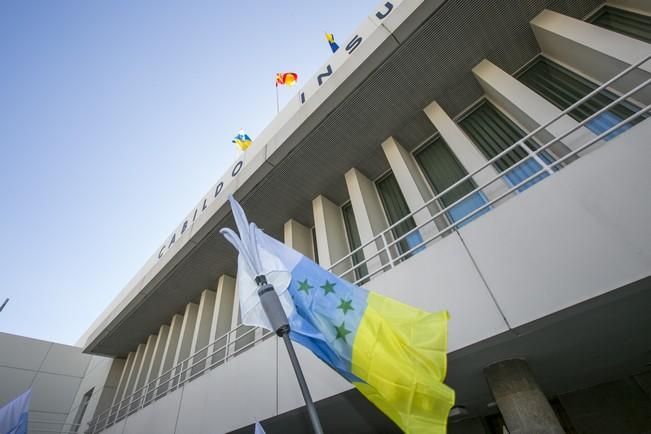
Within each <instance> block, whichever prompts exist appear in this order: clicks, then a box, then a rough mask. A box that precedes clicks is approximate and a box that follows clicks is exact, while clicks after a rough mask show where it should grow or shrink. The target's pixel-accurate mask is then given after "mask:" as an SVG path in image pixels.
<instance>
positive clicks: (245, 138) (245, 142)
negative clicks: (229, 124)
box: [233, 130, 251, 151]
mask: <svg viewBox="0 0 651 434" xmlns="http://www.w3.org/2000/svg"><path fill="white" fill-rule="evenodd" d="M233 143H235V145H236V146H237V147H238V148H240V150H242V151H246V150H247V149H248V148H249V146H251V137H249V135H248V134H246V133H245V132H244V130H240V131H239V133H237V136H235V138H234V139H233Z"/></svg>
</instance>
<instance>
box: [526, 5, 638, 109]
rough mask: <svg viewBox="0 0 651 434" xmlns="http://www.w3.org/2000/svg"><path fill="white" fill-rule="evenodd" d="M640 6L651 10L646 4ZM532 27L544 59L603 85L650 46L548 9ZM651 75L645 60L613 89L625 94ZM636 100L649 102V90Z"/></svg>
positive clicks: (534, 21)
mask: <svg viewBox="0 0 651 434" xmlns="http://www.w3.org/2000/svg"><path fill="white" fill-rule="evenodd" d="M639 3H640V4H642V3H644V4H645V5H646V8H647V9H650V7H649V2H648V1H642V2H639ZM531 27H532V28H533V32H534V34H535V36H536V39H537V40H538V44H539V45H540V48H541V50H542V52H543V53H544V54H545V55H546V56H548V57H551V58H553V59H555V60H557V61H559V62H560V63H564V64H565V65H567V66H569V67H571V68H576V69H577V70H579V71H581V72H582V73H584V74H586V75H588V76H590V77H593V78H595V79H596V80H597V81H599V82H602V83H603V82H605V81H607V80H608V79H610V78H612V77H613V76H615V75H617V74H618V73H619V72H621V71H622V70H624V69H626V68H627V67H628V66H630V65H633V64H635V63H637V62H639V61H641V60H642V59H643V58H645V57H646V56H648V55H649V54H651V44H647V43H646V42H643V41H640V40H638V39H634V38H631V37H629V36H626V35H623V34H621V33H617V32H613V31H611V30H608V29H604V28H603V27H599V26H596V25H594V24H590V23H587V22H585V21H581V20H577V19H576V18H572V17H568V16H566V15H562V14H559V13H558V12H553V11H550V10H544V11H543V12H541V13H540V14H538V16H537V17H536V18H534V19H533V20H532V21H531ZM650 76H651V62H650V61H647V62H646V63H645V64H643V65H642V66H641V67H640V68H639V69H638V70H637V71H635V72H632V73H631V74H629V76H628V78H623V79H621V80H618V81H617V82H615V83H614V84H613V85H612V87H613V88H614V89H617V90H619V91H620V92H626V91H627V90H630V89H631V88H633V87H634V86H635V85H637V84H640V83H642V82H643V81H644V80H646V79H648V78H649V77H650ZM635 98H636V99H637V100H639V101H641V102H643V103H644V104H649V103H651V89H649V87H648V86H647V88H646V89H644V90H642V91H640V92H638V93H637V94H636V95H635Z"/></svg>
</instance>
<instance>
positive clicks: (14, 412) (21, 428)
mask: <svg viewBox="0 0 651 434" xmlns="http://www.w3.org/2000/svg"><path fill="white" fill-rule="evenodd" d="M31 399H32V389H27V391H25V392H24V393H23V394H22V395H20V396H18V397H17V398H15V399H14V400H13V401H11V402H9V403H8V404H7V405H5V406H4V407H2V408H0V434H27V415H28V412H29V401H30V400H31Z"/></svg>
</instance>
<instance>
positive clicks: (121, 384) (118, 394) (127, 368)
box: [113, 352, 136, 405]
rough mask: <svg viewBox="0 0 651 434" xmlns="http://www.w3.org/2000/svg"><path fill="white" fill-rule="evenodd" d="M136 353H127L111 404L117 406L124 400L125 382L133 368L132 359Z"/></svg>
mask: <svg viewBox="0 0 651 434" xmlns="http://www.w3.org/2000/svg"><path fill="white" fill-rule="evenodd" d="M135 357H136V353H133V352H131V353H129V354H128V355H127V360H126V362H125V363H124V368H123V369H122V374H121V375H120V380H119V381H118V387H117V389H116V390H115V397H114V398H113V404H114V405H115V404H117V403H118V402H120V401H121V400H122V399H123V398H124V390H125V389H126V387H127V381H128V380H129V374H130V373H131V368H132V367H133V359H135Z"/></svg>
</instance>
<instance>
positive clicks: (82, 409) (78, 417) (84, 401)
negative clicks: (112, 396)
mask: <svg viewBox="0 0 651 434" xmlns="http://www.w3.org/2000/svg"><path fill="white" fill-rule="evenodd" d="M93 390H94V388H93V389H90V390H89V391H88V392H86V393H84V396H83V397H82V398H81V402H80V403H79V407H77V413H76V414H75V418H74V419H73V420H72V426H71V427H70V432H79V425H80V424H81V421H82V420H83V419H84V413H86V408H87V407H88V402H89V401H90V398H91V397H92V396H93Z"/></svg>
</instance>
